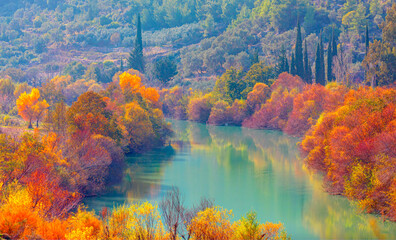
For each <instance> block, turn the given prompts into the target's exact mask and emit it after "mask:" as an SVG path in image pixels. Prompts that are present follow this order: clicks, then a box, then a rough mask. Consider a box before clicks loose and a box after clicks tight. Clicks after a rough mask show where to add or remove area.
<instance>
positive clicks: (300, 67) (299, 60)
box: [295, 19, 304, 78]
mask: <svg viewBox="0 0 396 240" xmlns="http://www.w3.org/2000/svg"><path fill="white" fill-rule="evenodd" d="M295 58H296V59H295V65H296V74H297V75H298V76H300V77H301V78H304V62H303V50H302V38H301V26H300V21H299V20H298V19H297V39H296V53H295Z"/></svg>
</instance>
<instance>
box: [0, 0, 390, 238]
mask: <svg viewBox="0 0 396 240" xmlns="http://www.w3.org/2000/svg"><path fill="white" fill-rule="evenodd" d="M395 23H396V4H394V3H392V1H390V0H388V1H386V0H372V1H363V0H362V1H355V0H345V1H344V0H334V1H321V0H302V1H297V0H280V1H272V0H256V1H253V0H246V1H242V0H221V1H220V0H212V1H202V0H199V1H191V0H188V1H180V0H161V1H160V0H151V1H148V0H89V1H79V0H66V1H59V0H46V1H44V0H28V1H25V0H14V1H9V0H4V1H2V2H1V3H0V172H1V174H0V239H172V240H173V239H175V240H176V239H288V238H290V237H293V236H290V235H288V233H287V229H285V228H284V227H283V225H282V223H272V222H266V223H261V222H260V219H258V217H257V216H256V213H255V212H254V211H251V212H248V213H246V215H245V216H243V217H241V218H240V219H238V220H236V221H234V220H233V213H232V210H227V209H225V208H222V207H221V206H217V205H215V202H214V201H212V200H210V199H202V200H201V201H200V202H199V199H196V200H197V202H198V203H197V204H196V205H194V206H193V207H187V206H184V205H183V203H182V201H181V200H180V198H181V193H180V192H179V191H178V189H176V188H172V189H171V190H170V191H168V192H167V193H166V194H165V195H164V196H163V199H162V200H161V201H160V202H159V203H158V204H157V205H156V204H152V203H149V202H142V203H136V204H132V205H121V206H116V207H115V208H113V209H108V208H106V207H104V208H103V210H102V211H101V212H96V213H95V212H94V211H92V210H89V209H88V208H87V207H86V206H84V205H83V204H81V202H82V200H83V199H84V198H86V197H90V196H98V195H100V194H101V193H102V192H103V191H104V190H105V189H106V187H107V186H111V185H113V184H115V183H117V182H119V181H120V178H122V169H123V167H124V164H125V158H126V156H128V154H142V153H147V152H149V151H150V150H152V149H157V148H161V147H164V146H166V145H169V146H170V142H171V141H170V139H171V138H172V136H173V134H174V131H173V130H172V126H171V124H170V123H168V122H167V120H166V118H172V119H180V120H189V121H195V122H200V123H204V124H207V125H217V126H241V127H244V128H253V129H266V130H277V131H282V132H284V133H286V134H288V135H290V136H295V137H298V138H299V139H300V141H299V143H298V147H299V148H300V150H301V155H302V156H303V161H304V164H305V165H306V166H307V167H308V169H310V170H311V171H313V172H315V173H318V174H321V175H323V188H324V191H327V192H328V193H330V194H334V195H342V196H345V197H346V198H348V199H349V200H351V201H353V202H354V203H356V204H357V205H358V206H359V208H360V209H362V211H364V212H366V213H369V214H375V215H379V216H381V217H382V218H383V219H384V220H390V221H396V168H395V166H396V82H395V80H396V24H395Z"/></svg>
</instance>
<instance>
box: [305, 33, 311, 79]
mask: <svg viewBox="0 0 396 240" xmlns="http://www.w3.org/2000/svg"><path fill="white" fill-rule="evenodd" d="M304 45H305V46H304V47H305V48H304V81H305V82H306V83H308V84H312V70H311V66H310V64H309V59H308V48H307V41H306V40H305V42H304Z"/></svg>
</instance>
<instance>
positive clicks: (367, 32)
mask: <svg viewBox="0 0 396 240" xmlns="http://www.w3.org/2000/svg"><path fill="white" fill-rule="evenodd" d="M369 47H370V37H369V30H368V24H366V55H367V53H368V50H369Z"/></svg>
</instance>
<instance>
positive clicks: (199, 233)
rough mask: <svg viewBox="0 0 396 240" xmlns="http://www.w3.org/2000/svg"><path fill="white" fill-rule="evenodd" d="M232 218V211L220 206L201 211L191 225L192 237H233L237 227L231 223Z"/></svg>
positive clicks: (205, 239)
mask: <svg viewBox="0 0 396 240" xmlns="http://www.w3.org/2000/svg"><path fill="white" fill-rule="evenodd" d="M231 218H232V211H228V210H226V209H222V208H220V207H212V208H207V209H206V210H204V211H201V212H199V213H198V214H197V216H196V217H195V218H194V219H193V220H192V221H191V224H190V226H189V231H190V232H191V233H192V236H193V237H192V239H196V240H198V239H200V240H212V239H218V240H228V239H232V238H233V235H234V228H235V227H234V226H233V224H232V223H231Z"/></svg>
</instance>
